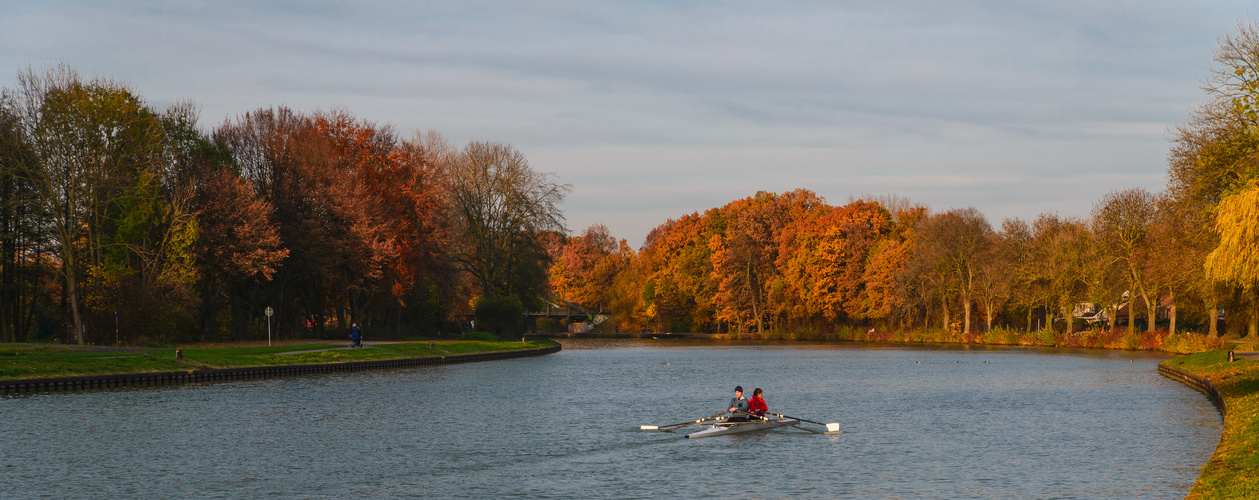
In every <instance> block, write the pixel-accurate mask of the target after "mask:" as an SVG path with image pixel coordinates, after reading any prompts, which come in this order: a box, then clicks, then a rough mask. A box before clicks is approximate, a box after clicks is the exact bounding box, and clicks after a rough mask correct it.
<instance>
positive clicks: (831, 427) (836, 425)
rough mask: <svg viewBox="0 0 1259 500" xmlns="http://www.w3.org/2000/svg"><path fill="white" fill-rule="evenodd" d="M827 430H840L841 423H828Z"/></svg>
mask: <svg viewBox="0 0 1259 500" xmlns="http://www.w3.org/2000/svg"><path fill="white" fill-rule="evenodd" d="M826 432H839V423H829V424H826Z"/></svg>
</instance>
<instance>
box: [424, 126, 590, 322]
mask: <svg viewBox="0 0 1259 500" xmlns="http://www.w3.org/2000/svg"><path fill="white" fill-rule="evenodd" d="M447 174H448V175H449V179H450V181H449V182H450V190H451V192H450V203H451V208H452V210H453V213H454V216H455V220H456V228H457V229H456V231H457V234H458V235H459V238H458V240H457V247H456V249H455V250H454V261H455V262H456V263H457V264H458V265H459V267H460V269H461V270H463V271H464V272H466V273H468V274H469V275H470V276H472V277H473V279H475V280H476V282H477V283H478V285H479V287H480V292H481V294H482V297H484V299H485V300H490V301H494V300H498V299H506V300H514V301H517V302H519V303H520V304H521V305H522V306H523V307H530V306H536V304H537V301H538V294H539V293H541V292H542V290H543V287H544V284H545V279H546V274H545V273H546V271H545V267H544V266H545V264H546V261H547V258H548V257H547V254H546V248H545V247H544V246H543V244H542V241H541V239H540V238H541V234H542V233H543V232H545V231H559V232H563V231H564V230H565V229H564V216H563V214H562V213H561V212H560V210H559V205H560V203H562V202H563V201H564V196H565V195H566V194H567V193H568V190H569V189H570V188H569V186H568V185H567V184H559V183H557V182H556V181H555V180H554V175H551V174H544V173H540V172H538V171H536V170H534V169H533V168H532V167H530V166H529V162H528V160H526V159H525V156H524V154H523V153H521V152H520V151H518V150H516V149H515V148H513V147H511V146H509V145H506V144H498V143H487V142H471V143H468V145H467V146H465V147H464V149H463V150H462V151H460V153H459V154H458V155H457V156H456V157H455V159H454V160H453V161H452V163H451V165H450V167H449V169H448V171H447Z"/></svg>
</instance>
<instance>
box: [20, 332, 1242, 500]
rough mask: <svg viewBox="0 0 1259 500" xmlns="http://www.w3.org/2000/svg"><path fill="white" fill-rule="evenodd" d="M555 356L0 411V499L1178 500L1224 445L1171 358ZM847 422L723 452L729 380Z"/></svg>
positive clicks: (750, 441) (585, 344) (872, 353)
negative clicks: (702, 432) (721, 420)
mask: <svg viewBox="0 0 1259 500" xmlns="http://www.w3.org/2000/svg"><path fill="white" fill-rule="evenodd" d="M564 348H565V349H564V351H563V352H561V353H558V354H553V355H549V356H543V357H532V358H522V359H512V360H504V361H493V362H485V363H472V364H464V365H453V366H437V367H423V368H413V369H398V370H387V371H368V372H357V373H338V374H323V375H310V376H297V377H287V378H276V379H267V380H248V381H238V382H220V383H206V384H197V385H184V386H169V387H144V388H135V389H118V390H107V391H88V392H78V393H51V394H35V395H20V396H7V397H3V398H0V497H3V498H262V497H274V498H417V497H420V498H423V497H440V498H449V497H464V498H502V497H531V498H534V497H541V498H618V499H620V498H845V497H847V498H1183V497H1184V496H1185V494H1186V493H1187V492H1188V490H1189V488H1190V486H1191V485H1192V484H1193V481H1194V479H1195V478H1196V477H1197V475H1198V470H1199V467H1201V466H1202V465H1203V464H1204V463H1206V461H1207V460H1208V459H1209V458H1210V455H1211V453H1212V452H1213V451H1214V449H1215V445H1216V443H1217V441H1218V439H1219V436H1220V431H1221V428H1222V420H1221V418H1220V415H1219V413H1218V412H1217V411H1216V409H1215V408H1214V407H1213V406H1212V405H1211V403H1210V402H1209V401H1208V400H1207V399H1206V398H1205V397H1204V396H1203V395H1202V394H1200V393H1198V392H1195V391H1193V390H1191V389H1189V388H1187V387H1185V386H1183V385H1181V384H1179V383H1177V382H1174V381H1172V380H1170V379H1166V378H1164V377H1161V376H1159V375H1158V374H1157V373H1156V370H1155V365H1156V363H1157V362H1158V361H1160V360H1161V359H1164V358H1162V357H1160V356H1157V355H1151V354H1144V353H1125V352H1110V351H1087V350H1052V349H1039V348H982V347H979V348H976V347H972V348H963V347H922V348H907V347H904V346H871V345H867V344H805V343H782V344H755V345H740V344H738V343H720V342H698V341H695V342H692V341H679V340H658V341H656V340H645V341H564ZM737 384H738V385H742V386H743V387H745V388H746V389H747V390H748V391H749V392H750V391H751V389H752V388H754V387H760V388H763V389H764V391H765V399H766V400H767V402H768V403H769V406H770V410H771V411H774V412H780V413H785V414H788V415H793V416H799V417H804V418H808V419H811V420H817V421H820V422H838V423H840V425H841V427H842V429H843V433H842V434H838V435H826V434H820V435H815V434H808V433H805V432H801V431H797V430H793V429H786V430H782V429H779V430H774V431H769V432H763V433H759V434H745V435H734V436H719V437H714V438H707V439H682V437H681V436H680V435H678V434H666V433H661V432H642V431H638V430H637V429H638V426H639V425H642V424H653V425H658V424H667V423H675V422H681V421H685V420H689V419H694V418H699V417H703V416H707V415H711V414H714V413H717V412H719V411H721V410H722V409H723V406H724V405H725V404H726V402H727V401H728V400H729V398H730V397H731V395H732V392H733V388H734V386H735V385H737Z"/></svg>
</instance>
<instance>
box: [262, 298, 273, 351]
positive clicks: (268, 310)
mask: <svg viewBox="0 0 1259 500" xmlns="http://www.w3.org/2000/svg"><path fill="white" fill-rule="evenodd" d="M263 312H265V313H267V347H271V315H272V314H275V310H274V309H271V306H267V310H266V311H263Z"/></svg>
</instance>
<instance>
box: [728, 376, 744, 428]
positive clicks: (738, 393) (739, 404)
mask: <svg viewBox="0 0 1259 500" xmlns="http://www.w3.org/2000/svg"><path fill="white" fill-rule="evenodd" d="M726 406H728V407H729V409H728V410H726V411H728V412H730V413H731V415H730V418H727V419H726V421H727V422H745V421H747V419H748V416H747V412H748V400H747V398H745V397H743V386H741V385H737V386H735V387H734V397H733V398H730V404H728V405H726Z"/></svg>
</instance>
